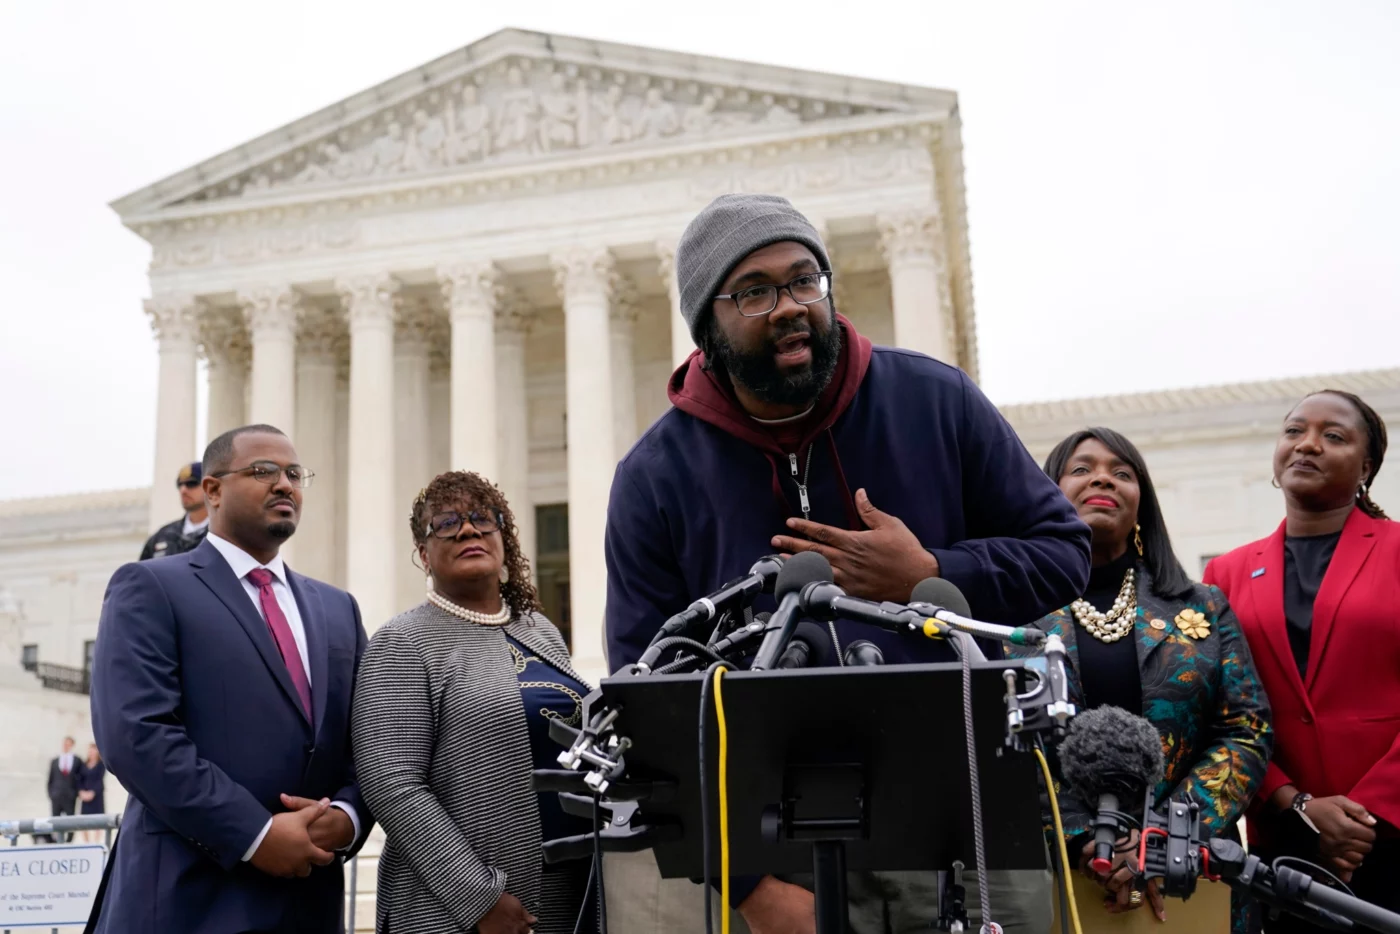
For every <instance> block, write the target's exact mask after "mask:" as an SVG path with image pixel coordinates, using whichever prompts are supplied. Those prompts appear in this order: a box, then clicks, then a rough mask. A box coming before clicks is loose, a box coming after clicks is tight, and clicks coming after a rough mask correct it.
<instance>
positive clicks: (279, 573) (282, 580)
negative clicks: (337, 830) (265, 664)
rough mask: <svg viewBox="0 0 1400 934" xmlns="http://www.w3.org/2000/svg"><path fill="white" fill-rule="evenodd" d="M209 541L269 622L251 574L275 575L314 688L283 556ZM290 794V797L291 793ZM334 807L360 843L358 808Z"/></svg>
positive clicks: (255, 847)
mask: <svg viewBox="0 0 1400 934" xmlns="http://www.w3.org/2000/svg"><path fill="white" fill-rule="evenodd" d="M186 521H189V520H186ZM208 541H209V544H211V545H213V546H214V548H215V549H216V550H217V551H218V552H219V554H221V555H223V558H224V560H225V561H226V562H228V566H229V567H230V568H231V569H232V570H233V575H234V577H237V578H238V582H239V583H240V584H242V585H243V592H244V593H246V594H247V595H248V599H249V600H251V601H253V608H254V610H255V611H256V612H257V614H258V618H259V619H261V620H262V621H263V622H266V621H267V617H266V616H264V615H263V610H262V601H261V600H260V599H259V598H258V588H257V585H256V584H254V583H253V582H252V581H250V580H248V572H249V571H252V570H254V569H255V568H266V569H267V570H268V571H270V572H271V573H272V595H273V596H274V597H275V598H276V599H277V605H278V606H279V607H281V609H282V615H283V616H285V617H287V626H288V627H289V628H290V629H291V630H292V639H293V640H295V641H296V644H297V654H298V655H300V656H301V667H302V670H303V671H305V672H306V684H307V686H308V687H310V685H311V661H310V656H309V655H308V653H307V650H306V626H305V625H304V624H303V623H302V621H301V610H299V609H298V608H297V601H296V597H294V596H292V589H291V587H289V586H288V585H287V568H286V566H285V565H283V563H282V556H281V555H278V556H277V557H275V558H273V559H272V560H271V561H269V562H268V563H267V564H259V563H258V559H257V558H254V557H253V556H252V555H250V554H248V552H246V551H244V550H243V549H242V548H239V547H238V546H237V545H235V544H234V543H233V542H231V541H229V540H228V539H226V538H220V537H219V536H217V535H215V534H214V533H213V532H210V533H209V535H208ZM288 793H289V794H290V792H288ZM331 807H335V808H340V809H341V810H342V811H344V812H345V813H346V814H347V815H349V817H350V823H351V824H352V825H354V827H355V839H356V840H358V839H359V838H360V815H358V814H356V813H355V807H354V805H352V804H349V803H347V802H345V801H332V802H331ZM271 829H272V821H271V820H269V821H268V822H267V823H266V824H264V825H263V829H262V832H261V833H259V834H258V836H257V838H256V839H255V840H253V845H252V846H250V847H248V852H246V853H244V854H243V861H244V862H245V863H246V862H247V861H248V860H250V859H252V858H253V854H254V853H256V852H257V851H258V847H259V846H261V845H262V842H263V838H264V837H266V836H267V832H268V831H269V830H271Z"/></svg>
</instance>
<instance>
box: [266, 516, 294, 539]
mask: <svg viewBox="0 0 1400 934" xmlns="http://www.w3.org/2000/svg"><path fill="white" fill-rule="evenodd" d="M296 530H297V524H296V523H295V522H288V521H286V520H283V521H282V522H273V523H271V524H269V525H268V527H267V534H268V535H270V536H272V537H273V538H275V539H276V540H277V541H279V542H285V541H286V540H287V539H289V538H291V537H292V536H293V535H294V534H296Z"/></svg>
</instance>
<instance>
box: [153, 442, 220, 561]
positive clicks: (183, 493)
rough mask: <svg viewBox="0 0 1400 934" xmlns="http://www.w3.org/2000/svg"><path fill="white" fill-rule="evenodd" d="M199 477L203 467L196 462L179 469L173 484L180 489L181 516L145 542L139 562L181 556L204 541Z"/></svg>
mask: <svg viewBox="0 0 1400 934" xmlns="http://www.w3.org/2000/svg"><path fill="white" fill-rule="evenodd" d="M203 477H204V467H203V465H202V464H200V462H199V461H195V462H194V463H192V464H186V465H185V466H183V467H181V468H180V473H179V475H178V476H177V477H176V478H175V485H176V486H177V487H179V488H180V505H181V506H183V507H185V515H184V517H183V518H180V519H176V520H175V521H174V522H171V523H169V524H168V525H163V526H161V527H160V528H158V529H156V531H155V533H154V534H152V535H151V537H150V538H148V539H146V544H145V546H144V547H142V549H141V558H140V560H142V561H147V560H150V559H151V558H163V557H165V556H166V555H180V554H184V553H185V552H187V551H193V550H194V549H196V548H198V547H199V543H200V542H202V541H204V536H205V533H207V532H208V531H209V509H208V507H207V506H205V504H204V490H203V489H202V488H201V486H200V484H201V483H202V480H203Z"/></svg>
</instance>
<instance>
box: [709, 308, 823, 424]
mask: <svg viewBox="0 0 1400 934" xmlns="http://www.w3.org/2000/svg"><path fill="white" fill-rule="evenodd" d="M798 333H806V334H808V335H809V339H808V342H807V346H808V347H809V348H810V349H811V351H812V362H811V363H810V364H808V366H807V368H806V369H805V370H801V371H797V372H792V373H786V374H785V373H783V372H782V371H780V370H779V369H778V365H777V364H776V363H775V362H774V361H773V355H774V353H775V352H776V348H775V346H774V344H775V343H776V342H777V341H778V340H781V339H782V338H784V337H787V336H789V335H791V334H798ZM707 343H708V344H709V346H708V347H707V348H706V356H707V357H708V356H711V353H712V354H713V359H714V362H716V363H718V364H719V365H720V366H721V367H722V368H723V369H724V372H726V373H728V374H729V378H730V379H731V380H733V381H734V382H737V383H739V384H740V385H741V386H743V387H744V388H745V389H747V390H748V391H749V392H751V393H753V394H754V395H755V396H756V397H758V398H759V399H761V400H762V401H764V402H767V403H770V404H772V405H809V404H811V403H813V402H815V401H816V400H817V397H818V396H820V395H821V394H822V391H823V390H824V389H826V387H827V386H828V385H829V384H830V383H831V378H832V377H833V376H834V375H835V374H836V365H837V363H838V362H840V360H841V325H840V324H838V323H837V321H836V316H835V314H834V313H833V315H832V317H831V323H830V325H829V326H828V329H827V330H826V332H825V333H822V332H820V331H818V330H817V329H816V328H814V327H812V326H811V324H810V321H809V323H808V326H807V327H806V328H801V327H797V326H794V327H790V328H785V329H783V330H782V331H780V332H779V333H778V335H777V337H776V338H774V339H773V340H772V341H765V342H764V345H763V347H762V348H760V349H759V350H758V351H756V352H753V353H740V352H739V351H738V350H736V349H735V348H734V346H733V345H732V344H731V343H729V341H727V340H725V338H724V335H723V334H721V333H720V330H719V322H718V321H716V320H715V318H713V317H711V318H710V334H709V340H708V342H707Z"/></svg>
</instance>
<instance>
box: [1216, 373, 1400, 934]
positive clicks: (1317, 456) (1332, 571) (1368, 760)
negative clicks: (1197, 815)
mask: <svg viewBox="0 0 1400 934" xmlns="http://www.w3.org/2000/svg"><path fill="white" fill-rule="evenodd" d="M1385 449H1386V431H1385V423H1384V422H1383V421H1381V419H1380V416H1379V415H1377V414H1376V412H1375V410H1373V409H1372V408H1371V407H1370V406H1369V405H1367V404H1366V403H1365V402H1363V401H1362V400H1361V399H1359V398H1358V397H1356V396H1354V395H1352V394H1350V393H1344V392H1336V391H1333V390H1325V391H1323V392H1319V393H1315V394H1314V395H1311V396H1308V397H1307V398H1306V399H1304V400H1303V401H1302V402H1301V403H1299V404H1298V406H1297V407H1296V408H1294V409H1293V411H1292V412H1290V413H1288V417H1287V418H1286V419H1285V420H1284V423H1283V431H1282V434H1281V435H1280V436H1279V442H1278V446H1277V448H1276V449H1275V450H1274V485H1275V486H1277V487H1279V488H1281V489H1282V490H1283V496H1284V503H1285V507H1286V508H1285V515H1286V518H1285V519H1284V521H1283V524H1282V525H1280V526H1279V527H1278V529H1276V530H1275V531H1274V534H1273V535H1271V536H1269V537H1268V538H1266V539H1262V540H1260V541H1257V542H1254V543H1253V544H1250V545H1245V546H1244V547H1243V548H1236V549H1235V550H1234V551H1232V552H1230V553H1229V554H1226V555H1222V556H1220V557H1219V558H1216V559H1215V560H1214V561H1212V562H1211V563H1210V566H1209V567H1208V568H1206V573H1205V582H1206V583H1207V584H1215V585H1216V586H1218V587H1220V588H1221V589H1222V590H1223V591H1224V592H1225V594H1226V596H1227V597H1228V598H1229V600H1230V605H1231V606H1232V607H1233V608H1234V610H1235V613H1236V615H1237V616H1238V617H1239V621H1240V625H1241V627H1242V628H1243V629H1244V633H1245V636H1246V637H1247V638H1248V639H1249V647H1250V651H1251V652H1252V653H1253V655H1254V661H1255V664H1256V666H1257V667H1258V669H1259V677H1260V679H1261V680H1262V681H1263V683H1264V688H1265V690H1266V691H1267V692H1268V695H1269V701H1270V704H1271V705H1272V707H1273V716H1274V757H1273V762H1272V764H1270V766H1269V771H1268V774H1267V775H1265V777H1264V782H1263V785H1262V786H1261V788H1260V790H1259V797H1258V798H1257V799H1256V801H1255V804H1254V807H1253V809H1252V810H1251V811H1250V821H1249V833H1250V838H1251V840H1253V841H1254V842H1255V843H1256V844H1257V845H1258V846H1259V848H1260V850H1261V851H1262V852H1263V853H1265V854H1267V855H1269V856H1277V855H1282V854H1285V853H1286V854H1288V855H1294V856H1301V857H1303V858H1305V859H1311V860H1314V861H1317V862H1319V863H1320V864H1322V865H1325V866H1327V867H1328V868H1330V869H1331V870H1332V871H1333V872H1335V873H1336V874H1337V875H1339V876H1340V877H1341V878H1342V879H1344V880H1349V881H1350V884H1351V886H1352V888H1353V890H1354V891H1355V892H1356V894H1357V895H1358V896H1360V897H1362V898H1364V899H1366V900H1367V901H1371V902H1374V903H1376V904H1379V905H1383V906H1384V907H1386V908H1388V909H1390V910H1391V911H1396V910H1400V829H1397V828H1400V525H1397V523H1394V522H1391V521H1390V520H1389V519H1387V518H1386V515H1385V513H1384V512H1382V511H1381V509H1380V507H1378V506H1377V505H1376V504H1375V503H1374V502H1372V501H1371V497H1370V493H1369V489H1370V485H1371V481H1372V479H1373V478H1374V477H1375V476H1376V472H1377V471H1379V470H1380V466H1381V461H1382V460H1383V459H1384V457H1385ZM1267 929H1268V931H1269V932H1270V934H1274V932H1276V931H1287V932H1295V931H1297V932H1301V931H1313V930H1322V929H1321V928H1315V927H1312V926H1310V925H1305V924H1302V923H1300V922H1296V921H1291V922H1290V921H1281V922H1279V923H1278V924H1270V925H1268V926H1267Z"/></svg>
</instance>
